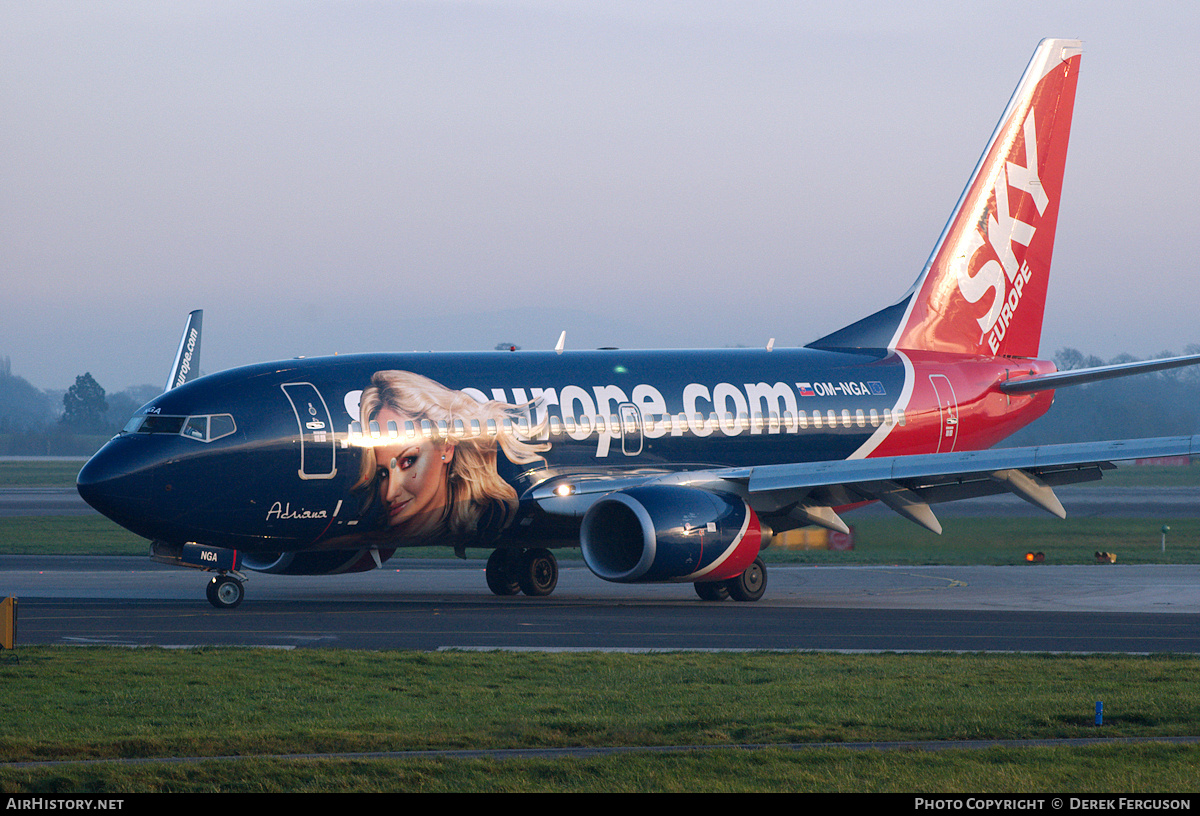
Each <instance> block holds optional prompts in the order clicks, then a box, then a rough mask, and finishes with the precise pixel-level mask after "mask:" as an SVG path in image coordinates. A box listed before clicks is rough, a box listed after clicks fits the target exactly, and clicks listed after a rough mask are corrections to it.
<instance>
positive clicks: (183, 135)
mask: <svg viewBox="0 0 1200 816" xmlns="http://www.w3.org/2000/svg"><path fill="white" fill-rule="evenodd" d="M881 5H882V4H876V3H874V2H872V3H858V2H842V3H837V4H830V3H819V4H818V3H814V4H812V5H811V6H810V5H809V4H807V3H800V2H782V0H771V1H770V2H766V1H765V0H764V1H763V2H758V1H756V0H737V1H736V2H716V1H715V0H713V1H712V2H706V1H705V0H699V1H698V2H672V3H653V2H640V1H638V0H631V2H622V1H620V0H603V2H569V1H565V0H544V2H543V1H540V0H525V1H524V2H517V1H514V2H405V1H404V0H389V1H388V2H251V3H246V2H240V1H239V2H222V1H221V0H203V1H202V2H169V3H168V2H156V3H151V2H119V1H118V0H108V1H107V2H103V3H97V2H91V1H90V0H89V1H88V2H44V1H43V0H39V2H27V0H0V275H2V276H3V283H4V290H3V292H4V293H3V298H2V299H0V356H7V357H10V358H11V361H12V369H13V372H14V373H16V374H20V375H22V376H24V377H25V378H26V379H28V380H30V381H31V382H33V383H34V384H35V385H38V386H39V387H47V388H49V387H65V386H67V385H68V384H70V383H71V382H73V380H74V377H75V375H76V374H78V373H81V372H83V371H90V372H92V374H93V375H94V376H95V377H96V379H97V380H98V381H99V382H100V383H101V385H103V386H104V387H105V388H106V389H108V390H109V391H117V390H120V389H123V388H125V387H126V386H129V385H136V384H141V383H159V382H161V381H163V380H164V379H165V377H166V373H167V368H168V365H169V363H170V359H171V357H172V355H173V353H174V350H175V346H176V344H177V343H178V339H179V334H180V332H181V330H182V328H183V322H184V318H185V316H186V314H187V312H188V311H190V310H192V309H196V308H202V309H204V310H205V327H204V328H205V337H204V346H203V355H202V360H201V367H202V368H203V369H204V370H205V371H216V370H220V369H223V368H228V367H231V366H235V365H241V364H244V363H251V362H257V361H260V360H264V359H272V358H281V357H291V356H295V355H300V354H303V355H310V356H311V355H316V354H327V353H334V352H342V353H345V352H352V351H374V350H411V349H434V350H441V349H470V348H491V347H492V346H493V345H494V344H495V343H497V342H501V341H503V342H515V343H519V344H521V345H523V346H525V347H539V348H550V347H552V346H553V345H554V342H555V341H556V339H557V337H558V334H559V332H560V331H562V330H563V329H566V330H567V343H568V345H569V346H573V347H577V348H579V347H593V346H597V345H620V346H625V347H634V346H637V347H696V346H709V345H713V346H721V345H733V344H739V343H740V344H746V345H759V344H765V343H766V342H767V340H768V339H769V338H771V337H775V338H776V344H777V345H799V344H803V343H806V342H808V341H811V340H813V339H815V338H817V337H819V336H821V335H823V334H825V333H827V332H829V331H832V330H834V329H836V328H839V327H841V326H843V325H845V324H847V323H850V322H852V321H853V320H856V319H858V318H859V317H862V316H864V315H866V314H868V313H869V312H871V311H874V310H875V309H878V308H881V307H883V306H886V305H889V304H891V303H892V302H894V301H895V300H896V299H898V298H899V297H900V295H902V294H903V293H904V292H905V290H906V289H907V288H908V287H909V285H910V284H911V283H912V281H913V280H914V279H915V277H916V275H917V273H918V272H919V271H920V269H921V266H922V265H923V263H924V262H925V259H926V257H927V256H928V254H929V252H930V250H931V249H932V246H933V242H934V240H935V239H936V237H937V235H938V233H939V232H940V230H941V228H942V225H943V224H944V222H945V220H946V218H947V216H948V215H949V212H950V209H951V208H952V206H953V204H954V202H955V201H956V199H957V198H958V194H959V192H960V191H961V189H962V186H963V185H964V184H965V182H966V180H967V176H968V175H969V173H970V172H971V169H972V168H973V167H974V165H975V161H976V159H977V158H978V155H979V152H980V151H981V150H982V148H983V146H984V143H985V142H986V140H987V138H988V136H989V135H990V133H991V130H992V127H993V126H994V125H995V123H996V120H997V118H998V117H999V115H1000V112H1001V111H1002V109H1003V108H1004V105H1005V103H1006V102H1007V100H1008V97H1009V94H1010V93H1011V92H1012V89H1013V87H1014V86H1015V85H1016V82H1017V80H1018V78H1019V77H1020V74H1021V72H1022V70H1023V69H1024V67H1025V64H1026V62H1027V61H1028V59H1029V57H1030V55H1031V54H1032V52H1033V49H1034V47H1035V45H1036V44H1037V41H1038V40H1039V39H1040V38H1042V37H1076V38H1080V39H1082V40H1083V41H1084V57H1083V65H1082V68H1081V73H1080V83H1079V92H1078V97H1077V100H1076V107H1075V117H1074V126H1073V131H1072V137H1071V148H1070V152H1069V155H1068V161H1067V171H1066V181H1065V186H1064V193H1063V200H1062V209H1061V213H1060V218H1059V224H1058V240H1057V244H1056V247H1055V255H1054V268H1053V274H1052V277H1051V283H1050V289H1051V292H1050V300H1049V304H1048V306H1047V311H1046V325H1045V330H1044V332H1043V344H1042V353H1043V354H1045V355H1049V354H1052V353H1053V352H1054V351H1055V350H1056V349H1058V348H1060V347H1062V346H1074V347H1076V348H1079V349H1081V350H1083V351H1085V352H1088V353H1094V354H1098V355H1100V356H1102V357H1109V356H1112V355H1115V354H1117V353H1119V352H1126V351H1127V352H1130V353H1133V354H1135V355H1138V356H1142V357H1145V356H1152V355H1155V354H1157V353H1158V352H1159V351H1162V350H1172V351H1174V352H1176V353H1181V352H1182V350H1183V348H1184V346H1185V345H1186V344H1188V343H1200V325H1198V320H1197V305H1198V302H1200V280H1198V278H1197V275H1196V270H1195V267H1196V259H1197V257H1198V256H1200V224H1198V223H1197V221H1198V219H1197V215H1196V209H1195V207H1196V205H1195V198H1196V195H1197V193H1196V190H1197V187H1198V186H1200V150H1198V149H1197V140H1198V139H1200V136H1198V134H1200V49H1198V48H1197V47H1196V43H1197V42H1198V41H1200V24H1198V23H1197V15H1196V11H1195V10H1194V9H1193V8H1192V5H1191V4H1187V3H1178V2H1163V3H1154V2H1151V3H1140V4H1136V6H1135V5H1134V4H1130V3H1128V2H1107V1H1106V2H1066V3H1055V2H1037V3H1026V2H1007V3H976V2H962V0H954V1H953V2H932V1H930V2H916V3H897V4H893V6H894V7H893V8H889V9H881V8H880V6H881ZM1135 8H1136V10H1134V9H1135Z"/></svg>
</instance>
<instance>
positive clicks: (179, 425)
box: [123, 414, 237, 442]
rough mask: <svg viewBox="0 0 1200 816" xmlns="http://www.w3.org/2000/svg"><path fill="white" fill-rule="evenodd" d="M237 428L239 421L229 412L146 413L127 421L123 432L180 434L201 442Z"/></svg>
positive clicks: (225, 434) (208, 440) (216, 437)
mask: <svg viewBox="0 0 1200 816" xmlns="http://www.w3.org/2000/svg"><path fill="white" fill-rule="evenodd" d="M236 430H237V423H235V422H234V421H233V417H232V416H230V415H229V414H202V415H197V416H164V415H162V414H145V415H143V416H135V417H134V418H133V419H131V420H129V422H128V423H126V425H125V428H124V431H123V433H138V434H179V435H180V436H186V437H187V438H188V439H196V440H199V441H200V442H212V441H213V440H215V439H220V438H221V437H224V436H229V435H230V434H232V433H234V432H235V431H236Z"/></svg>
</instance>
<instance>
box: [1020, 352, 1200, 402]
mask: <svg viewBox="0 0 1200 816" xmlns="http://www.w3.org/2000/svg"><path fill="white" fill-rule="evenodd" d="M1197 364H1200V354H1189V355H1186V356H1184V357H1165V358H1163V359H1161V360H1144V361H1142V362H1137V363H1117V364H1116V365H1106V366H1096V367H1095V368H1077V369H1074V370H1072V371H1058V372H1055V373H1053V374H1042V375H1041V376H1039V377H1029V378H1026V379H1019V380H1006V381H1005V382H1002V383H1000V390H1001V391H1003V392H1004V393H1005V394H1028V393H1030V392H1033V391H1052V390H1054V389H1055V388H1065V387H1067V386H1069V385H1086V384H1087V383H1092V382H1099V381H1100V380H1112V379H1116V378H1117V377H1131V376H1133V375H1134V374H1149V373H1150V372H1152V371H1166V370H1167V369H1171V368H1183V367H1184V366H1191V365H1197Z"/></svg>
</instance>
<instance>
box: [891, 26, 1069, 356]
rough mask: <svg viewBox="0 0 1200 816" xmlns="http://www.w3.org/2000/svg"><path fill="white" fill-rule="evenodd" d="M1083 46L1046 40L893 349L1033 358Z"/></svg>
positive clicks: (948, 229)
mask: <svg viewBox="0 0 1200 816" xmlns="http://www.w3.org/2000/svg"><path fill="white" fill-rule="evenodd" d="M1079 62H1080V43H1079V42H1077V41H1073V40H1043V41H1042V42H1041V43H1040V44H1039V45H1038V48H1037V51H1035V52H1034V55H1033V59H1032V60H1031V61H1030V63H1029V67H1028V68H1027V69H1026V71H1025V76H1024V77H1022V79H1021V82H1020V84H1019V85H1018V86H1017V90H1016V93H1014V94H1013V98H1012V101H1011V102H1009V105H1008V108H1007V110H1005V112H1004V116H1003V118H1001V120H1000V124H999V125H998V126H997V128H996V132H995V133H994V134H993V135H992V140H991V142H990V143H989V144H988V147H987V150H986V151H985V152H984V154H983V158H982V159H981V160H980V163H979V166H978V168H977V169H976V171H975V176H974V178H973V179H972V180H971V183H970V184H969V185H968V186H967V190H966V192H965V193H964V195H963V197H962V199H961V200H960V202H959V206H958V209H957V211H956V212H955V213H954V215H953V217H952V218H951V219H950V223H949V224H948V225H947V227H946V230H945V232H944V233H943V235H942V240H941V241H940V243H939V246H938V247H937V249H936V250H935V252H934V255H933V259H932V261H931V263H930V265H929V267H928V269H927V271H926V273H925V275H924V280H923V281H921V282H920V284H921V285H920V286H919V288H918V289H917V291H916V292H915V293H914V294H915V297H914V298H913V301H912V307H911V309H910V311H909V314H908V315H907V316H906V318H907V319H906V320H905V321H904V322H903V324H902V325H901V327H900V329H899V331H898V332H897V334H896V338H895V341H894V342H893V344H892V345H893V347H894V348H909V349H927V350H931V351H956V352H966V353H973V352H974V353H980V354H988V355H1001V354H1003V355H1010V356H1016V357H1035V356H1037V353H1038V344H1039V343H1040V341H1041V334H1042V312H1043V310H1044V308H1045V305H1046V283H1047V281H1048V279H1049V276H1050V257H1051V254H1052V253H1053V250H1054V228H1055V226H1056V224H1057V221H1058V202H1059V196H1060V194H1061V192H1062V180H1063V169H1064V167H1065V165H1066V159H1067V139H1068V137H1069V136H1070V132H1071V111H1072V109H1073V107H1074V104H1075V84H1076V81H1077V79H1078V77H1079Z"/></svg>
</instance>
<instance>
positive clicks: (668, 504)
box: [579, 485, 762, 583]
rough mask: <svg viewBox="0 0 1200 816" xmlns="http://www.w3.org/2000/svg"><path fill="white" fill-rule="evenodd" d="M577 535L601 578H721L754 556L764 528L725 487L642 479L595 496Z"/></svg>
mask: <svg viewBox="0 0 1200 816" xmlns="http://www.w3.org/2000/svg"><path fill="white" fill-rule="evenodd" d="M579 540H580V545H581V547H582V548H583V560H584V562H585V563H587V566H588V569H590V570H591V571H592V572H593V573H595V574H596V575H597V576H598V577H600V578H603V579H604V580H606V581H616V582H620V583H654V582H665V581H689V582H701V581H723V580H726V579H729V578H733V577H735V576H737V575H741V574H742V573H743V572H745V571H746V568H747V567H748V566H749V565H750V564H751V563H753V561H754V559H755V558H756V557H757V556H758V551H759V550H760V549H761V548H762V528H761V526H760V524H759V521H758V516H757V515H756V514H755V512H754V511H753V510H752V509H751V508H750V506H749V505H747V504H746V502H745V501H743V500H742V499H741V497H739V496H736V495H733V494H731V493H720V492H716V491H710V490H701V489H698V488H694V487H682V486H679V485H647V486H644V487H634V488H629V489H628V490H620V491H617V492H615V493H611V494H609V495H607V496H605V497H604V498H603V499H600V500H599V501H597V502H596V503H595V504H593V505H592V507H591V508H590V509H589V510H588V512H587V515H585V516H584V518H583V525H582V527H581V529H580V536H579Z"/></svg>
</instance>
